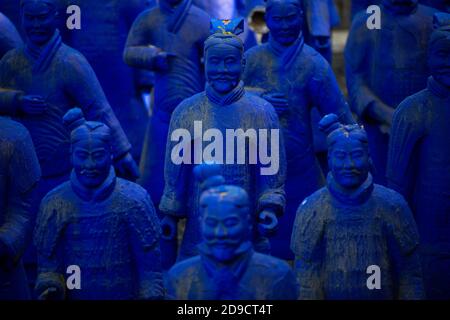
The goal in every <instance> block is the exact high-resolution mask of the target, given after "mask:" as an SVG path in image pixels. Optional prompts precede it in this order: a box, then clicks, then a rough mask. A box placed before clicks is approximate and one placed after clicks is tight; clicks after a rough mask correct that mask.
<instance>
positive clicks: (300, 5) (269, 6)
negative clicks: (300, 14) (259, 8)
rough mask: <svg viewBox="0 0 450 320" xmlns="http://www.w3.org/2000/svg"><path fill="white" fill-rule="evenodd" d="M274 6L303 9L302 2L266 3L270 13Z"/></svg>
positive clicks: (280, 0)
mask: <svg viewBox="0 0 450 320" xmlns="http://www.w3.org/2000/svg"><path fill="white" fill-rule="evenodd" d="M274 6H276V7H279V6H292V7H296V8H298V9H301V8H302V0H268V1H267V2H266V9H267V10H268V11H270V10H271V9H272V8H273V7H274Z"/></svg>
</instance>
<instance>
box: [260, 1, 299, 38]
mask: <svg viewBox="0 0 450 320" xmlns="http://www.w3.org/2000/svg"><path fill="white" fill-rule="evenodd" d="M266 2H267V3H266V15H265V19H266V23H267V27H268V28H269V30H270V35H271V37H273V38H274V39H275V41H276V42H278V43H280V44H281V45H283V46H290V45H291V44H292V43H294V42H295V40H297V38H298V37H299V36H300V33H301V32H302V28H303V9H302V0H267V1H266Z"/></svg>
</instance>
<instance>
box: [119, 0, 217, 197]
mask: <svg viewBox="0 0 450 320" xmlns="http://www.w3.org/2000/svg"><path fill="white" fill-rule="evenodd" d="M208 35H209V16H208V15H207V14H206V13H205V12H204V11H202V10H200V9H199V8H197V7H196V6H194V5H192V0H160V1H159V6H157V7H154V8H152V9H149V10H146V11H144V12H143V13H141V14H140V15H139V16H138V18H137V19H136V20H135V21H134V24H133V26H132V28H131V30H130V32H129V35H128V40H127V43H126V48H125V52H124V59H125V62H126V63H127V64H129V65H130V66H133V67H136V68H141V69H145V70H151V71H153V72H154V73H155V87H154V100H155V101H154V111H153V116H152V117H151V119H150V122H149V127H148V129H147V136H146V140H145V142H144V150H143V155H142V161H141V173H142V176H141V179H140V181H139V183H140V184H141V185H142V186H143V187H144V188H145V189H147V191H148V192H149V193H150V194H151V196H152V198H153V199H155V202H156V204H157V203H158V202H159V199H160V198H161V196H162V192H163V189H164V179H163V171H164V156H163V155H164V153H165V147H166V141H167V130H168V128H169V121H170V116H171V114H172V112H173V110H174V109H175V107H176V106H177V105H178V104H179V103H180V102H181V101H183V99H185V98H189V97H191V96H192V95H194V94H196V93H198V92H201V91H203V90H204V84H205V82H204V71H203V66H202V62H201V59H202V56H203V42H204V41H205V40H206V38H207V37H208Z"/></svg>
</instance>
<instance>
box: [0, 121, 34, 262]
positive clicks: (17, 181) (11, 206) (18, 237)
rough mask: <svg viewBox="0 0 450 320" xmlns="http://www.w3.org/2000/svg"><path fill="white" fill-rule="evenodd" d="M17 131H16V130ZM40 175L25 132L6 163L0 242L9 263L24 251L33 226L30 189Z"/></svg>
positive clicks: (31, 189) (15, 260)
mask: <svg viewBox="0 0 450 320" xmlns="http://www.w3.org/2000/svg"><path fill="white" fill-rule="evenodd" d="M18 129H19V128H18ZM40 175H41V171H40V168H39V163H38V160H37V156H36V153H35V152H34V147H33V143H32V142H31V138H30V136H29V134H28V132H27V131H25V129H23V134H22V135H21V137H20V139H18V140H17V141H16V143H15V145H14V150H13V153H12V157H11V160H10V163H9V172H8V176H9V177H10V179H9V180H10V184H9V192H8V194H7V195H6V196H7V198H8V206H7V208H6V212H5V219H4V223H3V224H2V225H1V226H0V241H1V242H2V243H3V244H5V245H6V247H7V248H8V251H9V253H10V256H11V258H12V260H13V262H14V263H15V262H17V261H18V260H19V259H20V257H21V256H22V253H23V252H24V250H25V248H26V246H27V243H28V240H29V238H30V234H31V232H32V230H31V226H32V225H33V224H34V221H33V220H34V219H33V217H32V213H31V212H30V207H31V201H32V196H33V192H32V191H33V189H34V187H35V186H36V183H37V182H38V180H39V178H40Z"/></svg>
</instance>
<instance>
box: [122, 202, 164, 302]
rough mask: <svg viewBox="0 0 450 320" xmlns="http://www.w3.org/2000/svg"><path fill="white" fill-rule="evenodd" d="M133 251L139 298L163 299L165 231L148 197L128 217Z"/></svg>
mask: <svg viewBox="0 0 450 320" xmlns="http://www.w3.org/2000/svg"><path fill="white" fill-rule="evenodd" d="M128 224H129V230H130V242H131V250H132V252H133V256H134V259H135V265H136V272H137V279H138V290H139V293H138V298H139V299H162V298H163V297H164V286H163V277H162V266H161V250H160V246H159V239H160V236H161V228H160V226H159V221H158V217H157V216H156V211H155V208H154V206H153V203H152V201H151V199H150V196H149V195H148V194H146V195H145V198H144V200H143V202H142V204H141V205H140V207H139V209H138V210H132V211H131V214H129V215H128Z"/></svg>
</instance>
